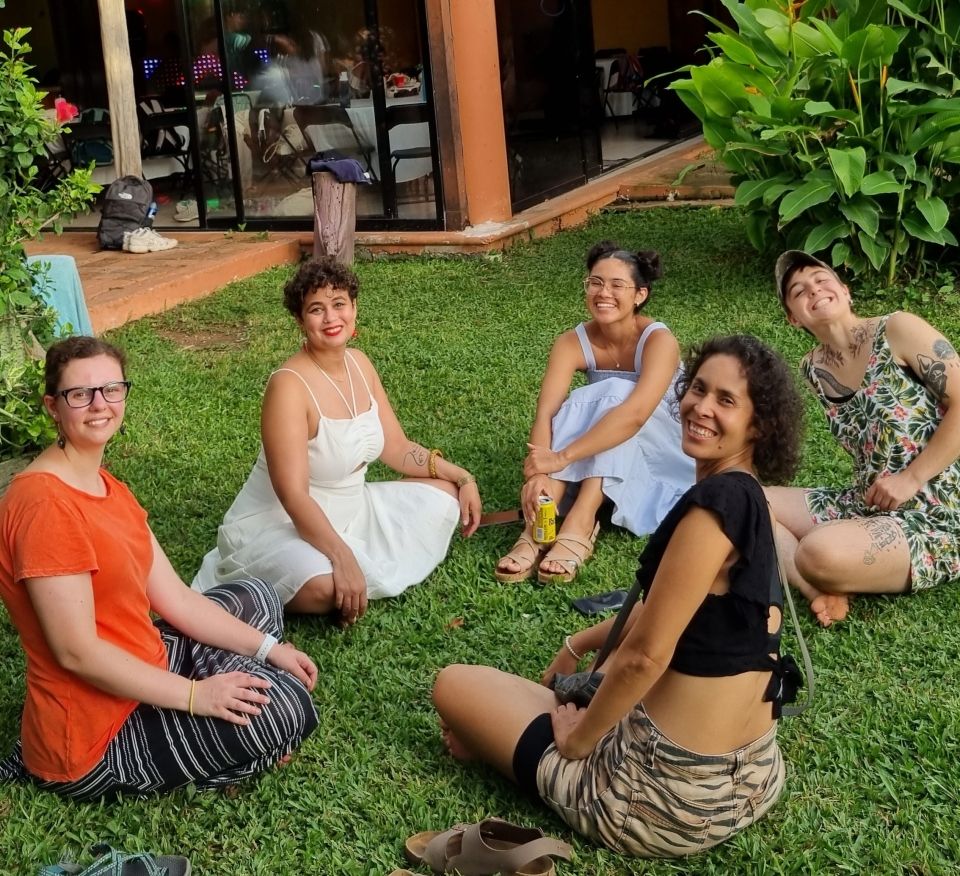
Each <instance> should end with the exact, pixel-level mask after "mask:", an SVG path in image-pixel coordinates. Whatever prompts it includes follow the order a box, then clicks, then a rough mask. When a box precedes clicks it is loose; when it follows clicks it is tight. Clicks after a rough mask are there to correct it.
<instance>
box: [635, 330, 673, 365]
mask: <svg viewBox="0 0 960 876" xmlns="http://www.w3.org/2000/svg"><path fill="white" fill-rule="evenodd" d="M660 329H665V330H668V329H667V327H666V326H665V325H664V324H663V323H662V322H651V323H650V325H648V326H647V327H646V328H645V329H644V330H643V334H641V335H640V340H639V341H637V352H636V353H634V354H633V370H634V371H636V372H637V374H639V373H640V362H641V360H642V359H643V348H644V346H645V345H646V343H647V338H649V337H650V335H652V334H653V333H654V332H655V331H659V330H660ZM668 331H669V330H668Z"/></svg>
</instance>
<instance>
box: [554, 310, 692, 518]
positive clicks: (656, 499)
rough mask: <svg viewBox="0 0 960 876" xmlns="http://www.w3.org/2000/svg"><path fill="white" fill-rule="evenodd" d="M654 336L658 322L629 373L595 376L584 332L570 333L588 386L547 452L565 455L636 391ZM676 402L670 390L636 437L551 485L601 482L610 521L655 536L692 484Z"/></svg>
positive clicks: (572, 400)
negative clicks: (609, 504)
mask: <svg viewBox="0 0 960 876" xmlns="http://www.w3.org/2000/svg"><path fill="white" fill-rule="evenodd" d="M658 330H663V331H667V330H668V329H667V327H666V326H665V325H664V324H663V323H662V322H653V323H651V324H650V325H648V326H647V327H646V328H645V329H644V331H643V334H641V335H640V340H639V341H638V342H637V352H636V354H635V355H634V359H633V371H614V370H601V369H598V368H597V360H596V357H595V356H594V355H593V347H592V346H591V344H590V339H589V338H588V337H587V329H586V325H584V323H580V325H578V326H577V327H576V329H575V331H576V333H577V338H578V340H579V341H580V347H581V349H582V350H583V358H584V360H585V361H586V363H587V370H586V375H587V385H586V386H581V387H578V388H577V389H575V390H574V391H573V392H571V393H570V395H569V396H567V398H566V400H565V401H564V403H563V405H562V406H561V407H560V410H559V411H557V413H556V416H554V418H553V438H552V441H551V449H553V450H563V449H564V448H565V447H567V446H568V445H570V444H572V443H573V442H574V441H576V439H577V438H579V437H580V436H581V435H583V434H584V433H585V432H587V431H588V430H589V429H591V428H593V426H594V425H596V423H597V422H598V421H599V420H600V419H601V418H603V417H604V416H606V415H607V414H608V413H609V412H610V411H612V410H613V409H614V408H616V407H618V406H619V405H621V404H623V402H624V401H626V399H627V397H628V396H629V395H630V393H632V392H633V391H634V390H635V389H636V388H637V380H638V379H639V378H640V364H641V361H642V359H643V348H644V346H645V344H646V343H647V338H649V337H650V335H652V334H653V333H654V332H655V331H658ZM675 398H676V396H675V393H674V389H673V385H672V384H671V386H670V387H669V388H668V389H667V392H666V393H665V395H664V396H663V398H662V399H660V401H659V403H658V404H657V406H656V408H654V410H653V413H652V414H650V417H649V418H648V419H647V422H646V423H644V424H643V427H642V428H641V429H640V430H639V431H638V432H637V433H636V434H635V435H633V436H632V437H631V438H628V439H627V440H626V441H624V442H623V443H622V444H618V445H617V446H616V447H611V448H610V449H608V450H604V451H602V452H600V453H598V454H596V455H595V456H588V457H586V458H585V459H578V460H577V461H576V462H572V463H570V465H568V466H567V467H566V468H564V469H562V470H561V471H558V472H557V473H556V474H554V475H551V477H554V478H556V479H557V480H561V481H566V482H568V483H573V484H579V483H580V482H581V481H584V480H586V479H587V478H595V477H599V478H602V479H603V483H602V489H603V494H604V495H605V496H606V497H607V498H608V499H610V501H611V502H613V506H614V508H613V513H612V515H611V518H610V519H611V521H612V522H613V523H614V524H615V525H617V526H622V527H624V528H625V529H629V530H630V531H631V532H632V533H633V534H634V535H647V534H648V533H651V532H653V530H654V529H656V528H657V526H658V525H659V524H660V521H661V520H663V518H664V517H666V516H667V512H668V511H669V510H670V509H671V508H672V507H673V506H674V504H675V503H676V501H677V499H679V498H680V497H681V496H682V495H683V494H684V493H685V492H686V491H687V490H688V489H689V488H690V487H692V486H693V481H694V466H693V460H692V459H691V458H690V457H689V456H687V455H686V454H685V453H684V452H683V450H682V449H681V447H680V422H679V420H678V419H677V416H676V414H675V413H674V408H675V407H676V404H675ZM575 495H576V491H575V490H570V489H568V490H567V494H566V495H565V496H564V499H563V502H561V505H560V510H561V511H565V510H566V509H567V508H568V507H569V506H570V504H572V502H573V498H574V497H575Z"/></svg>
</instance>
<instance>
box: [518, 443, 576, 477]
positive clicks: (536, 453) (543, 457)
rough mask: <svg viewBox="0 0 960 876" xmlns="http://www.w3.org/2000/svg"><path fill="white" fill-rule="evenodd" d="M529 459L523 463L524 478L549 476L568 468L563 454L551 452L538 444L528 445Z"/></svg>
mask: <svg viewBox="0 0 960 876" xmlns="http://www.w3.org/2000/svg"><path fill="white" fill-rule="evenodd" d="M527 448H528V452H527V458H526V459H525V460H524V461H523V476H524V477H525V478H532V477H533V476H534V475H538V474H542V475H549V474H553V473H554V472H558V471H560V469H562V468H566V465H567V463H566V461H565V460H564V458H563V454H562V453H558V452H557V451H556V450H551V449H550V448H549V447H540V446H538V445H537V444H527Z"/></svg>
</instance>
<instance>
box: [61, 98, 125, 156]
mask: <svg viewBox="0 0 960 876" xmlns="http://www.w3.org/2000/svg"><path fill="white" fill-rule="evenodd" d="M61 137H62V138H63V145H64V148H65V149H66V151H67V152H68V153H69V154H70V161H71V163H72V164H73V166H74V167H88V166H89V165H90V163H91V162H93V164H94V165H95V166H96V167H102V166H103V165H106V164H113V135H112V133H111V132H110V113H109V112H108V111H107V110H105V109H102V108H101V107H88V108H87V109H85V110H82V111H81V113H80V115H79V116H77V118H76V119H74V120H73V121H72V122H69V123H68V124H67V127H65V128H64V129H63V131H62V132H61Z"/></svg>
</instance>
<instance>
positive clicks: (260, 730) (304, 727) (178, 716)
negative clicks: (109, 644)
mask: <svg viewBox="0 0 960 876" xmlns="http://www.w3.org/2000/svg"><path fill="white" fill-rule="evenodd" d="M205 595H206V597H207V598H208V599H212V600H213V601H214V602H216V603H217V604H218V605H221V606H223V608H225V609H226V610H227V611H228V612H230V614H232V615H234V617H238V618H240V620H243V621H246V623H248V624H250V625H251V626H253V627H256V628H257V629H258V630H260V631H262V632H264V633H269V634H270V635H271V636H276V638H277V639H280V638H282V635H283V606H282V605H281V603H280V600H279V598H278V597H277V594H276V591H275V590H274V589H273V587H271V586H270V585H269V584H265V583H264V582H263V581H260V580H258V579H256V578H253V579H249V580H245V581H233V582H231V583H229V584H223V585H220V586H219V587H215V588H213V589H211V590H208V591H207V593H206V594H205ZM156 623H157V627H158V628H159V630H160V634H161V636H162V638H163V643H164V645H165V646H166V649H167V657H168V666H169V669H170V671H171V672H175V673H177V675H182V676H184V677H185V678H191V679H193V678H195V679H197V680H200V679H204V678H209V677H210V676H211V675H217V674H219V673H222V672H237V671H239V672H246V673H249V674H250V675H255V676H258V677H259V678H265V679H267V680H269V682H270V691H269V696H270V702H269V703H268V704H267V705H264V706H261V713H260V714H259V715H255V716H253V715H251V716H250V723H249V724H248V725H246V726H241V725H240V724H232V723H230V722H229V721H224V720H222V719H220V718H202V717H194V716H191V715H189V714H188V713H187V712H182V711H178V710H174V709H161V708H158V707H156V706H149V705H147V704H145V703H141V704H140V705H139V706H138V707H137V708H136V709H135V710H134V711H133V713H132V714H131V715H130V717H129V718H127V720H126V721H125V722H124V724H123V726H122V727H121V728H120V732H119V733H118V734H117V735H116V736H115V737H114V738H113V740H112V741H111V742H110V744H109V745H108V746H107V750H106V752H105V753H104V756H103V758H102V759H101V760H100V762H99V763H98V764H97V765H96V766H95V767H94V768H93V769H92V770H90V772H89V773H87V774H86V775H85V776H83V777H82V778H80V779H77V780H76V781H73V782H48V781H44V780H42V779H39V778H37V777H35V776H31V775H30V774H29V773H28V772H27V771H26V769H25V767H24V765H23V760H22V758H21V756H20V744H19V743H17V747H16V749H15V750H14V752H13V754H12V755H11V756H10V757H8V758H7V759H6V760H4V761H3V762H2V763H0V780H2V779H16V778H19V779H28V780H30V781H32V782H34V784H36V785H37V787H40V788H43V789H44V790H49V791H54V792H56V793H58V794H62V795H64V796H66V797H73V798H75V799H78V800H89V799H93V798H96V797H101V796H104V795H117V794H134V795H147V794H156V793H163V792H165V791H171V790H173V789H174V788H179V787H182V786H184V785H187V784H189V783H191V782H193V783H194V784H195V785H196V786H197V787H198V788H212V787H217V786H219V785H227V784H233V783H235V782H238V781H240V780H241V779H245V778H247V777H249V776H252V775H255V774H256V773H259V772H262V771H263V770H265V769H268V768H269V767H272V766H274V765H275V764H276V763H277V761H278V760H279V759H280V758H281V757H283V756H285V755H287V754H290V752H291V751H293V750H294V749H295V748H296V747H297V746H298V745H299V744H300V743H301V742H302V741H303V740H304V739H305V738H306V737H307V736H309V735H310V733H312V732H313V730H314V729H315V728H316V726H317V712H316V709H315V708H314V705H313V701H312V699H311V697H310V693H309V692H308V691H307V689H306V688H305V687H304V686H303V685H302V684H301V683H300V682H299V681H298V680H297V679H296V678H294V677H293V676H292V675H290V674H289V673H286V672H283V671H282V670H280V669H276V668H274V667H273V666H270V665H267V664H264V663H258V662H257V661H255V660H254V659H253V658H252V657H243V656H241V655H239V654H234V653H233V652H231V651H222V650H220V649H219V648H213V647H211V646H210V645H202V644H200V643H199V642H195V641H193V640H192V639H188V638H187V637H186V636H184V635H183V634H182V633H180V632H179V631H177V630H175V629H173V627H171V626H170V625H169V624H167V623H165V622H164V621H162V620H158V621H157V622H156Z"/></svg>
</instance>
